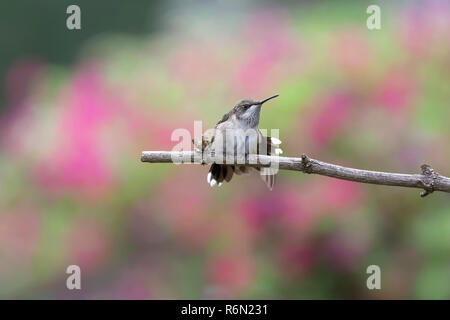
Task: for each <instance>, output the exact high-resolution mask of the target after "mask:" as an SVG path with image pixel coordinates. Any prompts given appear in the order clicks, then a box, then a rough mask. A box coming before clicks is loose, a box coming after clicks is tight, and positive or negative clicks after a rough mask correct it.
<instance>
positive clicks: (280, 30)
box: [236, 10, 296, 97]
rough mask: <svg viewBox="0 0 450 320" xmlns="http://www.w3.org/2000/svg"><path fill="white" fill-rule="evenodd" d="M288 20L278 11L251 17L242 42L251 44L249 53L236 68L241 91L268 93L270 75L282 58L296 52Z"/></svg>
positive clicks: (248, 93) (244, 92)
mask: <svg viewBox="0 0 450 320" xmlns="http://www.w3.org/2000/svg"><path fill="white" fill-rule="evenodd" d="M286 19H287V17H286V16H284V15H283V14H281V13H279V12H278V13H277V12H273V11H265V10H264V11H260V12H258V13H257V14H255V15H254V16H252V17H251V18H249V19H248V24H247V26H246V27H245V29H244V36H245V37H244V40H243V43H242V45H243V46H244V47H245V46H249V52H248V54H247V55H246V58H244V60H243V61H242V63H241V64H240V65H238V69H237V70H238V71H237V82H236V89H237V91H238V92H241V94H243V95H244V94H245V95H247V96H249V97H251V96H255V97H258V96H262V95H264V94H267V89H266V87H267V86H268V84H269V83H270V81H271V77H270V76H269V75H270V74H271V73H273V71H274V70H275V68H276V67H277V66H278V65H279V64H280V63H281V62H282V61H283V59H285V58H287V57H289V56H292V55H293V52H294V50H295V49H296V46H295V42H294V37H293V36H292V35H291V33H290V29H289V28H288V26H287V25H286V23H285V21H286Z"/></svg>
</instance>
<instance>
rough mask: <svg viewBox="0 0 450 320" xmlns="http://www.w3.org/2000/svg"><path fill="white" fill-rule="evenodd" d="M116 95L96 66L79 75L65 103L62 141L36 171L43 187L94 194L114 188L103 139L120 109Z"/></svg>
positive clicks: (84, 70) (61, 129) (61, 132)
mask: <svg viewBox="0 0 450 320" xmlns="http://www.w3.org/2000/svg"><path fill="white" fill-rule="evenodd" d="M114 95H115V94H114V93H113V92H110V91H109V90H107V88H105V86H104V85H103V84H102V81H101V77H100V73H99V71H98V70H97V69H96V67H95V66H92V65H90V66H84V67H82V68H81V69H80V70H79V71H78V73H77V74H76V75H75V78H74V79H73V82H72V84H71V86H70V87H69V92H68V94H67V101H66V102H63V103H65V105H64V110H63V113H62V119H61V123H60V137H59V138H60V140H59V142H58V143H57V145H56V146H55V149H54V150H53V153H51V154H50V155H49V156H48V158H46V159H44V160H43V161H42V162H40V163H39V164H38V165H37V168H36V174H37V177H38V180H39V181H40V182H41V183H42V184H43V185H45V186H47V187H49V188H54V189H55V190H58V189H60V188H63V189H65V188H70V189H72V190H77V191H78V192H83V191H84V192H85V193H91V194H101V193H104V192H105V191H106V190H107V189H108V188H109V187H110V186H111V184H112V183H113V182H114V175H113V172H112V171H111V169H110V168H109V165H108V161H106V159H107V157H106V154H105V153H104V151H103V148H102V145H101V143H102V140H101V139H100V138H101V132H102V129H103V128H105V127H106V126H107V125H108V124H109V123H110V121H111V119H112V116H113V114H114V113H115V111H116V108H117V99H115V97H114Z"/></svg>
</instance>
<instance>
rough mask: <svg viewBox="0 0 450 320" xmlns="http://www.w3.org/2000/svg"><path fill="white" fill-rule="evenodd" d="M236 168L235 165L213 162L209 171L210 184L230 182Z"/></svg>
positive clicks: (212, 185) (208, 179)
mask: <svg viewBox="0 0 450 320" xmlns="http://www.w3.org/2000/svg"><path fill="white" fill-rule="evenodd" d="M234 169H235V166H234V165H228V164H217V163H213V164H212V165H211V168H210V169H209V172H208V177H207V181H208V184H209V185H210V186H211V187H214V186H215V185H216V184H218V185H219V186H221V185H222V183H223V182H224V181H226V182H229V181H230V180H231V178H232V177H233V173H234Z"/></svg>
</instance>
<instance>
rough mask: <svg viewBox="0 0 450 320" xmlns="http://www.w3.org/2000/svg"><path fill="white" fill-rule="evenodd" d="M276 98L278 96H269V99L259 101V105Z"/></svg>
mask: <svg viewBox="0 0 450 320" xmlns="http://www.w3.org/2000/svg"><path fill="white" fill-rule="evenodd" d="M278 96H279V95H278V94H276V95H274V96H271V97H269V98H267V99H264V100H261V101H260V102H259V104H263V103H264V102H266V101H269V100H270V99H273V98H276V97H278Z"/></svg>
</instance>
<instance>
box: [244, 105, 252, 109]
mask: <svg viewBox="0 0 450 320" xmlns="http://www.w3.org/2000/svg"><path fill="white" fill-rule="evenodd" d="M251 106H252V105H251V104H244V109H248V108H250V107H251Z"/></svg>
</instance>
